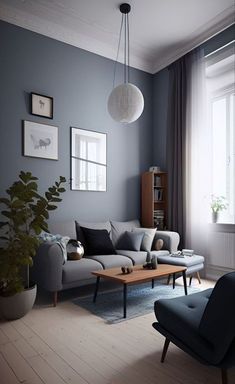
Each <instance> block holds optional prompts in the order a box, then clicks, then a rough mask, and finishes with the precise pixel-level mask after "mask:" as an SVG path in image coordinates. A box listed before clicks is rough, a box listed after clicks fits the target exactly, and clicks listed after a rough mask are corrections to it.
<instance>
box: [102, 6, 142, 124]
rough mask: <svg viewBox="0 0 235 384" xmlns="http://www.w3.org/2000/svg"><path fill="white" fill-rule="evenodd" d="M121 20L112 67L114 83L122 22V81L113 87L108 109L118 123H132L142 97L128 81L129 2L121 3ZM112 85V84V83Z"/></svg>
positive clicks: (139, 111) (139, 113)
mask: <svg viewBox="0 0 235 384" xmlns="http://www.w3.org/2000/svg"><path fill="white" fill-rule="evenodd" d="M119 9H120V12H121V13H122V22H121V28H120V33H119V42H118V52H117V58H116V62H115V67H114V83H115V74H116V64H117V60H118V53H119V48H120V42H121V36H122V30H123V24H124V83H123V84H120V85H118V86H117V87H115V88H113V90H112V92H111V94H110V95H109V99H108V111H109V114H110V115H111V117H112V118H113V119H114V120H115V121H117V122H120V123H132V122H133V121H136V120H137V119H138V118H139V117H140V115H141V114H142V112H143V109H144V97H143V95H142V93H141V91H140V90H139V88H138V87H136V85H134V84H131V83H130V71H129V66H130V47H129V45H130V42H129V19H128V14H129V12H130V10H131V6H130V4H127V3H124V4H121V5H120V7H119ZM113 86H114V84H113Z"/></svg>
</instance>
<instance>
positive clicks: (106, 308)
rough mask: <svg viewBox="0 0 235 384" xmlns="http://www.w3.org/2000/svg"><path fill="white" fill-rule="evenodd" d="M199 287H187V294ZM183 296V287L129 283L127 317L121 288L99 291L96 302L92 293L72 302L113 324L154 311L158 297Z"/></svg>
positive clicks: (194, 291)
mask: <svg viewBox="0 0 235 384" xmlns="http://www.w3.org/2000/svg"><path fill="white" fill-rule="evenodd" d="M199 291H200V289H199V288H195V287H188V294H191V293H196V292H199ZM178 296H184V287H183V286H176V287H175V289H173V288H172V285H166V284H162V283H160V282H157V281H155V287H154V288H153V289H152V288H151V283H145V284H139V285H130V286H128V287H127V317H126V319H124V318H123V290H122V289H118V290H115V291H108V292H102V291H99V292H98V295H97V298H96V303H93V295H89V296H86V297H82V298H77V299H74V300H73V301H72V302H73V303H74V304H76V305H79V306H80V307H82V308H85V309H87V310H88V311H90V312H91V313H93V314H94V315H96V316H99V317H101V318H103V319H104V320H106V322H107V323H110V324H114V323H118V322H120V321H123V320H128V319H132V318H134V317H138V316H142V315H146V314H148V313H151V312H153V311H154V302H155V301H156V300H158V299H167V298H173V297H178Z"/></svg>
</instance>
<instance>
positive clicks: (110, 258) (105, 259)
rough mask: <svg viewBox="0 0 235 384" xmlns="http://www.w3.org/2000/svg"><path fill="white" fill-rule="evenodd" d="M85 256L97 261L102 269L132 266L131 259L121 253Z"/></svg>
mask: <svg viewBox="0 0 235 384" xmlns="http://www.w3.org/2000/svg"><path fill="white" fill-rule="evenodd" d="M87 258H89V260H91V259H92V260H96V261H98V262H99V263H100V264H101V265H102V267H103V268H104V269H108V268H116V267H125V266H128V267H130V266H133V263H132V261H131V259H130V258H129V257H126V256H123V255H117V254H116V255H93V256H87Z"/></svg>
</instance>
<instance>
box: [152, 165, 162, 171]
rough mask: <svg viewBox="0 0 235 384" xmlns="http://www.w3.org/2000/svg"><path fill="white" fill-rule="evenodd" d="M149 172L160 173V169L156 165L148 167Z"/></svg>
mask: <svg viewBox="0 0 235 384" xmlns="http://www.w3.org/2000/svg"><path fill="white" fill-rule="evenodd" d="M149 172H161V169H160V167H158V166H157V165H153V166H152V167H149Z"/></svg>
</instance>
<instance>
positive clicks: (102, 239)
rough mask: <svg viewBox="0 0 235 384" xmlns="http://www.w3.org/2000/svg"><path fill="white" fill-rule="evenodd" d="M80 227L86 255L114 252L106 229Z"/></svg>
mask: <svg viewBox="0 0 235 384" xmlns="http://www.w3.org/2000/svg"><path fill="white" fill-rule="evenodd" d="M80 228H81V230H82V232H83V234H84V237H85V254H86V255H110V254H115V253H116V251H115V249H114V246H113V243H112V241H111V239H110V237H109V234H108V231H107V230H106V229H90V228H85V227H80Z"/></svg>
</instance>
